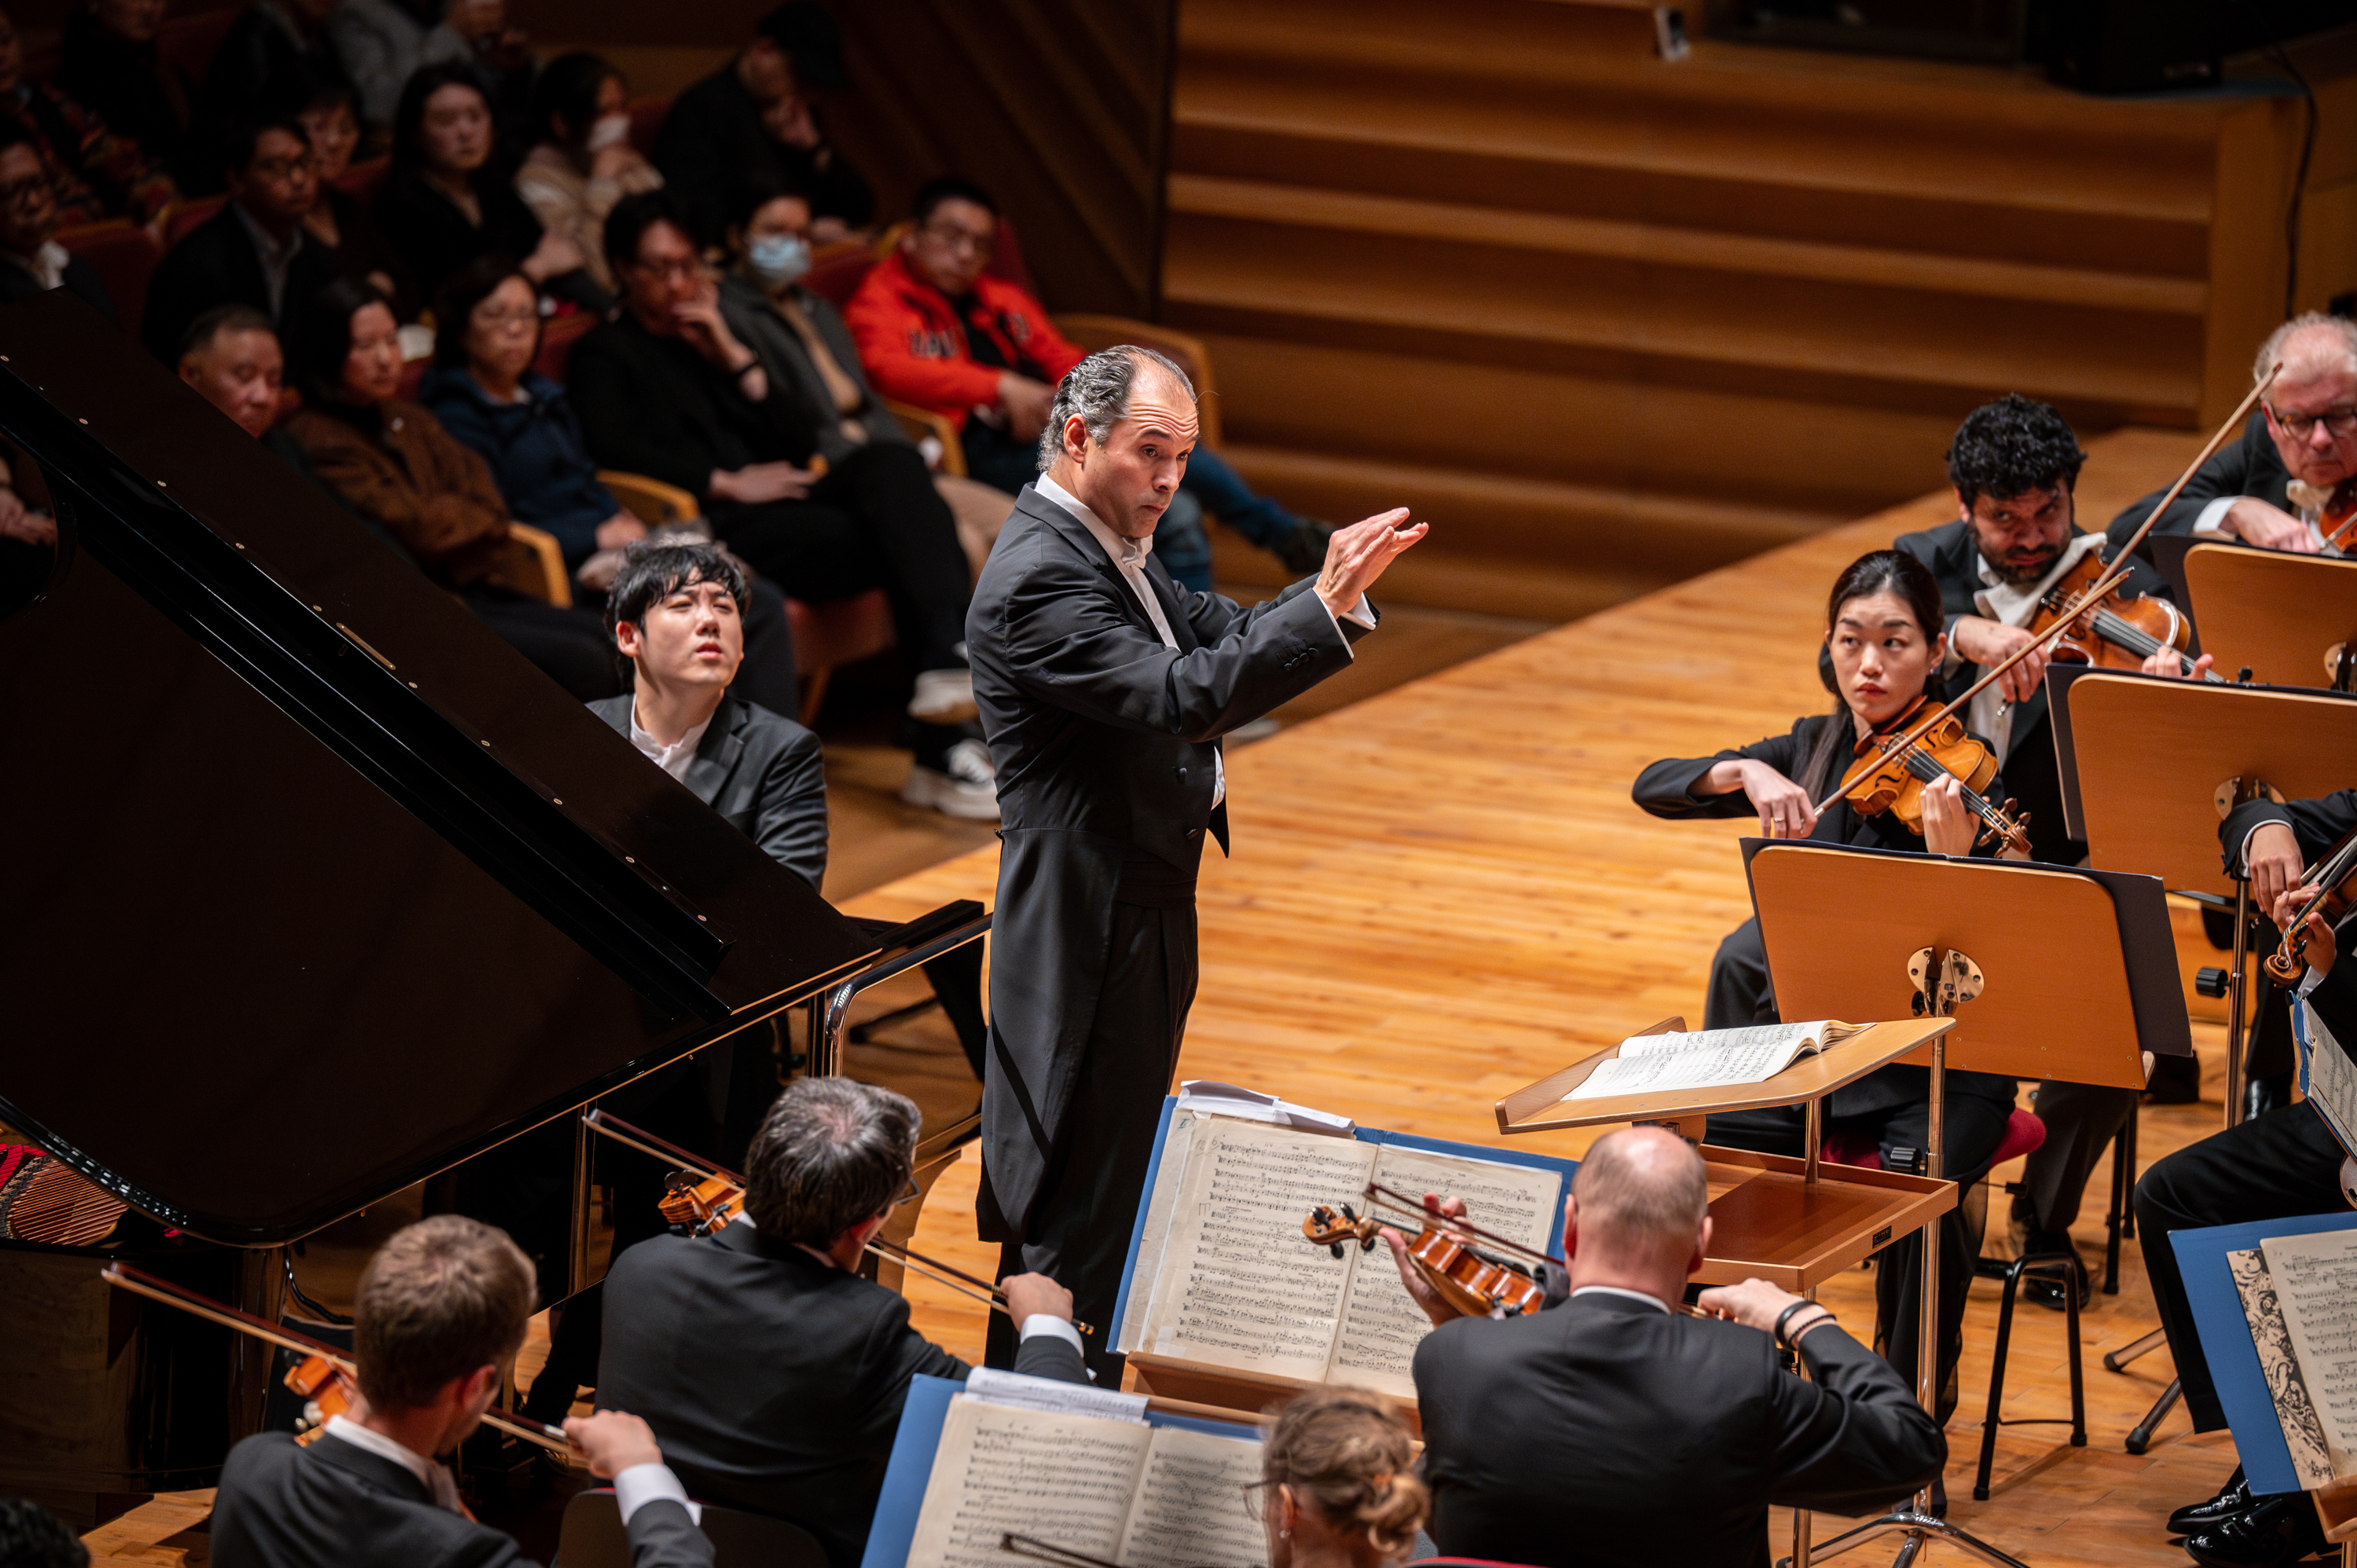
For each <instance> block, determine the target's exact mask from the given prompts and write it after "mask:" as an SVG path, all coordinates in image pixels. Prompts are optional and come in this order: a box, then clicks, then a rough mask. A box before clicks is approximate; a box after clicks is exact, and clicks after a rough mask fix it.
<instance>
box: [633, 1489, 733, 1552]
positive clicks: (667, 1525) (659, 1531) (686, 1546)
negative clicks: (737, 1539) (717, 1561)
mask: <svg viewBox="0 0 2357 1568" xmlns="http://www.w3.org/2000/svg"><path fill="white" fill-rule="evenodd" d="M625 1529H626V1530H627V1531H628V1533H629V1535H630V1568H688V1565H690V1564H705V1563H710V1562H711V1561H712V1542H711V1541H709V1540H708V1539H706V1538H705V1533H704V1531H702V1530H698V1529H696V1528H695V1521H694V1520H692V1519H690V1518H689V1517H688V1515H687V1509H686V1508H685V1506H684V1505H683V1504H680V1503H677V1502H674V1501H673V1500H672V1499H671V1498H656V1499H655V1500H654V1501H653V1502H651V1503H640V1505H639V1507H638V1509H637V1511H636V1512H634V1513H632V1514H631V1515H630V1523H629V1525H627V1526H626V1527H625Z"/></svg>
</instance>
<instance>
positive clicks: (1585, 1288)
mask: <svg viewBox="0 0 2357 1568" xmlns="http://www.w3.org/2000/svg"><path fill="white" fill-rule="evenodd" d="M1584 1295H1625V1296H1627V1297H1628V1298H1629V1299H1630V1300H1631V1301H1641V1302H1643V1303H1644V1304H1645V1305H1647V1306H1650V1307H1652V1309H1653V1310H1654V1311H1655V1312H1659V1313H1667V1312H1668V1311H1669V1310H1670V1304H1669V1303H1668V1302H1666V1301H1663V1299H1662V1298H1661V1297H1660V1296H1657V1295H1647V1294H1645V1293H1644V1292H1643V1291H1641V1290H1628V1289H1624V1288H1623V1287H1621V1286H1620V1285H1582V1286H1580V1287H1579V1288H1578V1289H1577V1290H1576V1291H1574V1292H1572V1293H1571V1299H1572V1300H1574V1301H1577V1300H1578V1299H1579V1298H1580V1297H1581V1296H1584Z"/></svg>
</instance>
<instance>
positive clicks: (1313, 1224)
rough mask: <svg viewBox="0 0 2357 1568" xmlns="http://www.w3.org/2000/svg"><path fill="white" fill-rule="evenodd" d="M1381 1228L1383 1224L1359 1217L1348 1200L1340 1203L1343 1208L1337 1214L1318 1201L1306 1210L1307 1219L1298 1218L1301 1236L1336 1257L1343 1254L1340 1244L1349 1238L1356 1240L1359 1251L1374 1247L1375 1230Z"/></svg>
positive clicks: (1344, 1243)
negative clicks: (1338, 1214)
mask: <svg viewBox="0 0 2357 1568" xmlns="http://www.w3.org/2000/svg"><path fill="white" fill-rule="evenodd" d="M1382 1229H1383V1227H1382V1226H1381V1225H1380V1224H1379V1223H1378V1222H1376V1221H1375V1220H1373V1219H1360V1218H1359V1217H1358V1215H1357V1214H1355V1213H1354V1212H1352V1211H1351V1206H1350V1205H1349V1204H1347V1203H1346V1204H1343V1205H1342V1212H1341V1214H1340V1217H1339V1218H1338V1217H1337V1216H1336V1214H1335V1212H1334V1210H1333V1209H1331V1208H1328V1207H1327V1206H1326V1205H1325V1204H1322V1203H1321V1204H1319V1205H1318V1207H1317V1208H1313V1209H1311V1210H1310V1211H1309V1218H1308V1219H1304V1220H1303V1221H1302V1222H1301V1233H1302V1234H1303V1235H1304V1236H1306V1237H1308V1239H1309V1240H1312V1241H1314V1242H1316V1243H1317V1244H1318V1245H1319V1246H1321V1247H1324V1248H1325V1249H1326V1250H1327V1251H1329V1252H1332V1253H1333V1254H1334V1255H1335V1256H1336V1257H1338V1258H1339V1257H1340V1256H1341V1255H1342V1249H1343V1247H1344V1246H1345V1245H1346V1244H1347V1243H1349V1242H1351V1241H1356V1242H1357V1243H1358V1244H1359V1251H1361V1252H1372V1251H1374V1249H1375V1235H1376V1232H1378V1231H1379V1230H1382Z"/></svg>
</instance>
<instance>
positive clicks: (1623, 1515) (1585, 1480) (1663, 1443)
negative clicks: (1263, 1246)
mask: <svg viewBox="0 0 2357 1568" xmlns="http://www.w3.org/2000/svg"><path fill="white" fill-rule="evenodd" d="M1801 1356H1802V1359H1803V1360H1805V1361H1806V1362H1807V1363H1808V1368H1809V1377H1810V1380H1809V1381H1806V1382H1803V1380H1801V1379H1799V1378H1797V1377H1795V1376H1793V1375H1792V1373H1789V1372H1787V1371H1784V1370H1783V1369H1781V1368H1780V1367H1778V1366H1777V1364H1776V1353H1775V1350H1774V1348H1773V1347H1772V1346H1771V1345H1770V1342H1769V1338H1768V1336H1767V1335H1765V1334H1762V1333H1760V1331H1759V1330H1758V1329H1756V1328H1745V1327H1743V1326H1740V1325H1738V1324H1733V1323H1723V1322H1719V1321H1717V1320H1715V1319H1702V1318H1693V1317H1673V1316H1669V1315H1668V1314H1666V1313H1663V1312H1660V1311H1656V1310H1655V1309H1653V1308H1652V1307H1650V1306H1647V1305H1644V1304H1643V1303H1641V1302H1636V1301H1631V1300H1630V1299H1628V1298H1627V1297H1625V1296H1615V1295H1600V1294H1598V1295H1581V1296H1574V1297H1573V1298H1571V1299H1570V1300H1568V1301H1566V1302H1565V1303H1564V1304H1563V1305H1561V1306H1558V1307H1555V1308H1552V1309H1550V1310H1547V1311H1544V1312H1535V1313H1532V1314H1530V1315H1528V1316H1523V1317H1513V1318H1507V1319H1504V1320H1503V1321H1496V1320H1492V1319H1490V1318H1460V1319H1458V1320H1457V1321H1456V1322H1453V1323H1447V1324H1443V1325H1442V1326H1440V1327H1438V1328H1437V1329H1435V1330H1434V1331H1433V1332H1432V1333H1430V1334H1428V1335H1426V1337H1425V1338H1424V1341H1423V1343H1421V1344H1420V1345H1418V1346H1417V1347H1416V1351H1415V1395H1416V1405H1417V1408H1418V1409H1419V1410H1420V1411H1421V1412H1423V1416H1424V1441H1425V1454H1424V1462H1425V1474H1426V1479H1427V1480H1428V1481H1429V1482H1430V1483H1431V1486H1432V1492H1433V1520H1432V1537H1433V1540H1434V1541H1437V1543H1438V1544H1439V1547H1440V1550H1441V1552H1443V1553H1444V1554H1445V1555H1448V1556H1450V1557H1478V1558H1485V1559H1489V1560H1491V1561H1493V1562H1502V1563H1539V1564H1543V1565H1545V1568H1663V1565H1664V1564H1675V1565H1677V1568H1767V1564H1768V1561H1769V1552H1768V1505H1769V1504H1770V1503H1771V1502H1774V1503H1786V1504H1798V1505H1803V1506H1805V1507H1808V1508H1813V1509H1823V1510H1825V1511H1827V1512H1833V1513H1845V1514H1860V1513H1864V1512H1867V1511H1868V1510H1869V1509H1874V1508H1876V1507H1878V1506H1879V1505H1882V1504H1886V1503H1889V1502H1892V1501H1895V1500H1897V1499H1898V1498H1902V1497H1904V1496H1906V1495H1907V1494H1908V1493H1909V1492H1910V1491H1912V1490H1913V1489H1914V1488H1915V1487H1917V1486H1919V1485H1920V1484H1921V1483H1923V1482H1925V1481H1928V1480H1929V1479H1930V1478H1931V1477H1933V1476H1936V1475H1938V1474H1939V1472H1940V1466H1941V1465H1942V1464H1943V1462H1944V1461H1945V1459H1946V1457H1947V1451H1948V1445H1947V1439H1946V1438H1945V1437H1944V1436H1943V1434H1942V1433H1941V1431H1940V1429H1939V1426H1938V1424H1937V1423H1934V1422H1933V1421H1932V1418H1931V1417H1930V1416H1928V1415H1926V1414H1924V1413H1923V1411H1922V1409H1921V1407H1920V1406H1918V1405H1917V1404H1916V1402H1915V1400H1914V1396H1913V1395H1911V1394H1910V1393H1909V1392H1908V1391H1907V1386H1906V1385H1905V1384H1904V1383H1903V1382H1901V1381H1900V1378H1899V1374H1898V1373H1896V1372H1894V1371H1892V1370H1891V1369H1890V1365H1889V1362H1887V1361H1885V1360H1883V1359H1882V1358H1881V1357H1879V1356H1877V1355H1876V1354H1875V1353H1874V1352H1873V1351H1871V1350H1869V1349H1867V1348H1866V1347H1864V1346H1862V1345H1860V1344H1858V1343H1857V1341H1856V1340H1854V1339H1852V1338H1850V1337H1849V1336H1848V1335H1846V1333H1844V1332H1843V1331H1842V1330H1841V1329H1840V1328H1839V1327H1838V1326H1833V1327H1825V1328H1820V1329H1816V1330H1814V1331H1813V1332H1812V1333H1810V1334H1809V1335H1807V1336H1806V1337H1804V1338H1803V1340H1802V1341H1801Z"/></svg>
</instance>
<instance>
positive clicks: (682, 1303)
mask: <svg viewBox="0 0 2357 1568" xmlns="http://www.w3.org/2000/svg"><path fill="white" fill-rule="evenodd" d="M917 1129H918V1115H917V1108H916V1106H915V1105H914V1104H912V1103H910V1102H909V1100H908V1099H907V1098H906V1097H904V1096H902V1095H899V1094H895V1093H893V1092H892V1091H891V1090H886V1089H876V1088H872V1087H870V1086H869V1085H866V1084H864V1083H858V1082H855V1081H854V1080H852V1079H847V1078H805V1079H797V1080H796V1081H795V1082H793V1083H792V1084H791V1085H789V1086H788V1087H787V1089H786V1090H785V1092H784V1093H783V1094H781V1095H780V1096H779V1097H778V1102H777V1104H776V1106H775V1107H774V1108H772V1110H771V1111H770V1117H769V1120H768V1121H767V1122H763V1123H762V1125H761V1130H760V1132H759V1133H758V1134H757V1135H756V1136H755V1137H754V1140H753V1146H752V1149H751V1151H750V1153H749V1154H748V1156H747V1159H746V1167H745V1183H746V1185H745V1208H744V1212H743V1214H742V1215H740V1216H739V1217H738V1218H737V1219H736V1220H734V1221H732V1222H731V1223H729V1224H727V1225H724V1226H722V1227H721V1228H720V1230H718V1232H717V1233H716V1234H714V1235H710V1236H698V1237H694V1238H690V1237H685V1236H672V1235H666V1236H656V1237H653V1238H651V1239H650V1240H645V1241H641V1242H640V1243H639V1244H638V1245H637V1246H635V1247H632V1248H631V1249H630V1251H626V1252H624V1253H622V1254H621V1255H620V1256H619V1257H618V1258H616V1259H615V1260H614V1266H613V1269H612V1270H611V1271H610V1272H609V1273H608V1274H607V1275H606V1324H605V1348H604V1353H603V1354H602V1355H601V1356H600V1357H599V1358H598V1363H597V1407H598V1408H599V1409H600V1410H608V1409H616V1408H619V1409H625V1410H630V1411H635V1412H639V1413H640V1414H642V1415H644V1416H645V1417H646V1418H647V1422H648V1423H649V1424H650V1425H651V1426H652V1427H653V1428H654V1431H655V1434H656V1435H657V1436H658V1437H660V1438H661V1439H662V1442H663V1444H664V1451H665V1452H666V1453H667V1454H669V1455H671V1458H672V1463H673V1466H674V1467H675V1468H676V1469H677V1470H678V1471H679V1474H680V1475H681V1477H683V1478H684V1479H685V1480H686V1482H687V1483H688V1485H690V1486H692V1487H694V1488H695V1493H696V1496H697V1497H699V1498H705V1499H708V1500H710V1501H712V1502H716V1503H725V1504H726V1505H727V1506H729V1507H731V1508H741V1509H751V1510H753V1511H754V1512H757V1513H766V1514H773V1515H776V1516H778V1517H780V1518H782V1519H790V1520H793V1521H794V1522H795V1523H797V1524H799V1525H801V1526H802V1527H803V1528H804V1529H805V1530H809V1531H810V1532H811V1533H812V1534H813V1535H815V1536H816V1537H818V1540H819V1542H820V1544H821V1545H823V1547H825V1548H826V1553H827V1557H828V1559H829V1561H830V1562H831V1563H834V1568H858V1563H859V1559H860V1553H861V1552H863V1551H864V1550H865V1549H866V1541H867V1530H868V1526H869V1524H870V1523H871V1522H872V1521H873V1520H874V1518H875V1513H876V1499H877V1493H878V1492H879V1491H880V1490H881V1489H882V1487H883V1484H884V1469H885V1466H886V1464H887V1463H888V1461H889V1459H890V1458H891V1455H892V1438H893V1434H895V1433H896V1432H897V1431H898V1430H899V1424H900V1408H901V1405H902V1403H903V1402H905V1401H906V1399H907V1398H908V1393H909V1379H911V1378H913V1377H915V1376H916V1375H918V1374H919V1373H920V1372H921V1373H925V1374H928V1375H930V1376H932V1377H937V1378H955V1379H960V1380H963V1378H964V1377H965V1375H966V1373H967V1371H968V1370H969V1369H968V1368H967V1366H966V1364H965V1363H964V1362H963V1361H961V1360H959V1359H957V1358H956V1357H954V1356H952V1355H951V1354H950V1353H949V1352H948V1351H946V1350H944V1349H942V1348H941V1347H940V1346H938V1345H934V1344H931V1343H930V1342H928V1341H927V1340H926V1339H925V1337H924V1336H922V1335H920V1334H919V1333H918V1332H917V1331H916V1330H915V1329H914V1328H911V1327H910V1326H909V1303H908V1300H907V1298H905V1297H904V1296H902V1295H900V1294H899V1293H898V1292H896V1291H890V1290H887V1289H885V1288H884V1287H883V1286H882V1285H879V1284H877V1283H874V1282H873V1281H870V1280H865V1279H862V1278H860V1277H859V1265H860V1255H861V1253H862V1251H864V1250H865V1249H866V1245H867V1243H868V1241H869V1240H872V1239H873V1238H874V1237H875V1235H876V1233H877V1231H879V1230H882V1229H883V1228H884V1222H885V1220H886V1219H888V1217H889V1216H890V1215H891V1212H892V1210H893V1209H895V1208H899V1206H900V1204H902V1203H904V1202H906V1201H907V1200H908V1199H909V1198H912V1197H916V1196H917V1188H916V1183H915V1181H914V1179H913V1178H912V1176H911V1172H912V1170H913V1168H914V1163H915V1159H916V1152H917ZM1000 1288H1001V1289H1003V1290H1004V1291H1005V1292H1006V1308H1007V1311H1008V1312H1009V1313H1010V1314H1011V1315H1012V1322H1013V1325H1014V1326H1015V1327H1016V1329H1017V1332H1018V1333H1019V1335H1020V1336H1021V1340H1022V1347H1021V1350H1020V1352H1019V1353H1018V1354H1017V1357H1016V1359H1015V1369H1016V1370H1017V1371H1018V1372H1024V1373H1028V1374H1030V1375H1032V1376H1035V1377H1042V1378H1053V1379H1055V1380H1059V1381H1061V1382H1068V1383H1078V1382H1085V1381H1086V1380H1087V1379H1088V1374H1087V1372H1086V1371H1085V1370H1083V1369H1082V1365H1081V1350H1080V1346H1081V1336H1080V1334H1079V1332H1078V1331H1077V1330H1075V1329H1074V1328H1073V1326H1072V1297H1071V1293H1070V1292H1069V1291H1066V1290H1064V1289H1062V1288H1061V1287H1060V1286H1059V1285H1058V1284H1057V1283H1056V1282H1055V1281H1053V1280H1050V1279H1048V1278H1046V1277H1045V1276H1042V1275H1039V1274H1018V1275H1015V1276H1012V1277H1010V1278H1007V1279H1006V1280H1003V1281H1001V1282H1000Z"/></svg>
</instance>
